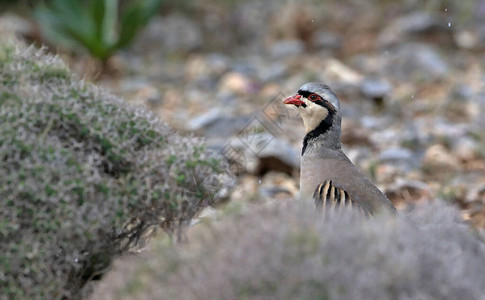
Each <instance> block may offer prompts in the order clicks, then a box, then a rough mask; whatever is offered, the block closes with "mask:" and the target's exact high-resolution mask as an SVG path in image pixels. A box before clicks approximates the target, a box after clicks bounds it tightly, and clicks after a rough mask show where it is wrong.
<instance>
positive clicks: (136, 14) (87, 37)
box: [34, 0, 161, 63]
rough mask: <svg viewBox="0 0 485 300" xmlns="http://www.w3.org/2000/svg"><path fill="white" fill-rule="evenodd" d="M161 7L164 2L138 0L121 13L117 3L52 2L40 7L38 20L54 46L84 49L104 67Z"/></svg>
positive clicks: (112, 0) (113, 0)
mask: <svg viewBox="0 0 485 300" xmlns="http://www.w3.org/2000/svg"><path fill="white" fill-rule="evenodd" d="M160 4H161V0H143V1H140V0H138V1H130V3H126V5H124V7H123V8H122V9H120V7H119V6H120V5H119V3H118V1H117V0H90V1H64V0H51V1H49V2H48V5H40V6H38V7H36V9H35V11H34V16H35V19H36V20H37V21H38V22H39V24H40V26H41V29H42V32H43V33H44V34H45V36H46V37H47V38H48V39H49V40H50V41H51V42H52V43H57V44H59V45H61V46H64V47H66V48H68V49H71V50H75V49H76V48H78V47H83V48H85V49H86V50H87V51H88V52H89V53H90V54H91V55H92V56H94V57H95V58H98V59H100V60H101V61H102V62H103V63H104V62H106V61H107V60H108V59H109V58H110V57H111V55H113V53H114V52H116V51H117V50H119V49H122V48H124V47H126V46H128V45H129V44H130V43H131V42H132V41H133V39H134V38H135V36H136V34H137V32H138V31H139V30H140V29H142V28H143V27H144V26H145V25H146V24H147V23H148V22H149V21H150V19H151V17H153V15H155V14H156V13H157V10H158V8H159V7H160Z"/></svg>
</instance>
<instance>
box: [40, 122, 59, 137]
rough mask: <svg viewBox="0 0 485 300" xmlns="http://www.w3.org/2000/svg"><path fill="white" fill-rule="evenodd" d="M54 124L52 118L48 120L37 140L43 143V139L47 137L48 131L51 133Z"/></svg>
mask: <svg viewBox="0 0 485 300" xmlns="http://www.w3.org/2000/svg"><path fill="white" fill-rule="evenodd" d="M54 122H55V119H54V118H51V119H49V121H48V122H47V125H46V126H45V128H44V131H42V134H41V135H40V137H39V140H41V141H45V137H46V136H47V134H48V133H49V131H51V130H52V128H53V127H54Z"/></svg>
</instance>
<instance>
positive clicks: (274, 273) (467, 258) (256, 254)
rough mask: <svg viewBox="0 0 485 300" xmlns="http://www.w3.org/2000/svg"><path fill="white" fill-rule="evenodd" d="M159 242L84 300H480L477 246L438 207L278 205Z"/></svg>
mask: <svg viewBox="0 0 485 300" xmlns="http://www.w3.org/2000/svg"><path fill="white" fill-rule="evenodd" d="M194 229H195V230H196V232H194V233H193V234H192V235H191V236H193V239H191V243H190V244H189V245H188V247H180V246H178V247H175V248H174V247H173V246H170V245H167V244H166V243H164V241H163V240H159V241H158V242H157V243H153V244H151V245H152V249H151V251H149V252H147V253H144V254H142V255H141V257H131V258H125V259H123V260H120V261H118V262H117V263H116V264H115V268H114V269H113V270H112V272H110V273H109V274H108V275H107V276H106V277H105V278H104V279H103V281H102V282H101V283H100V286H98V287H97V289H96V291H95V294H94V298H93V300H94V299H184V300H189V299H483V287H484V286H485V273H484V272H483V266H485V244H484V243H483V241H480V240H479V239H478V238H477V237H476V236H474V235H473V234H472V233H471V229H470V228H469V227H468V226H467V225H465V224H463V223H461V222H460V221H459V216H458V215H457V212H456V211H455V210H453V209H451V208H449V207H445V206H444V205H443V204H439V203H438V204H434V205H431V206H428V207H418V208H417V209H416V210H415V211H411V212H401V213H400V214H398V215H397V216H396V217H394V216H388V215H381V216H377V217H376V218H373V219H364V218H363V217H362V216H360V215H358V214H356V213H355V212H350V211H349V212H346V213H344V214H341V215H338V214H329V215H328V216H327V218H326V219H322V218H321V216H316V214H315V213H314V211H313V207H311V206H308V207H307V206H298V204H294V203H293V204H292V205H280V206H278V207H275V208H271V209H262V210H261V209H260V210H259V211H251V212H250V213H249V214H245V215H242V216H240V215H239V216H236V217H233V218H228V219H225V220H223V221H222V222H219V223H209V224H208V226H205V228H204V226H203V225H202V228H197V227H195V228H194Z"/></svg>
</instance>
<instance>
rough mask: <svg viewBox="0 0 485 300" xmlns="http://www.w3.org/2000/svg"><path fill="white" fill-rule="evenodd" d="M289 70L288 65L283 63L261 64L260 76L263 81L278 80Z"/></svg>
mask: <svg viewBox="0 0 485 300" xmlns="http://www.w3.org/2000/svg"><path fill="white" fill-rule="evenodd" d="M287 72H288V67H287V66H286V65H285V64H283V63H272V64H270V65H269V66H264V65H263V66H261V67H260V68H259V71H258V77H259V79H260V80H261V81H266V82H267V81H276V80H279V79H282V78H283V77H284V76H285V75H286V74H287Z"/></svg>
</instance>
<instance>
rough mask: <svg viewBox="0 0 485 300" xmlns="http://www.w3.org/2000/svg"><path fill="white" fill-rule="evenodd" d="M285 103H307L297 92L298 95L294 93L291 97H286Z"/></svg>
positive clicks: (297, 104)
mask: <svg viewBox="0 0 485 300" xmlns="http://www.w3.org/2000/svg"><path fill="white" fill-rule="evenodd" d="M283 103H284V104H294V105H296V106H299V105H302V104H305V102H303V100H301V95H299V94H296V95H293V96H291V97H288V98H286V99H285V100H284V101H283Z"/></svg>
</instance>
